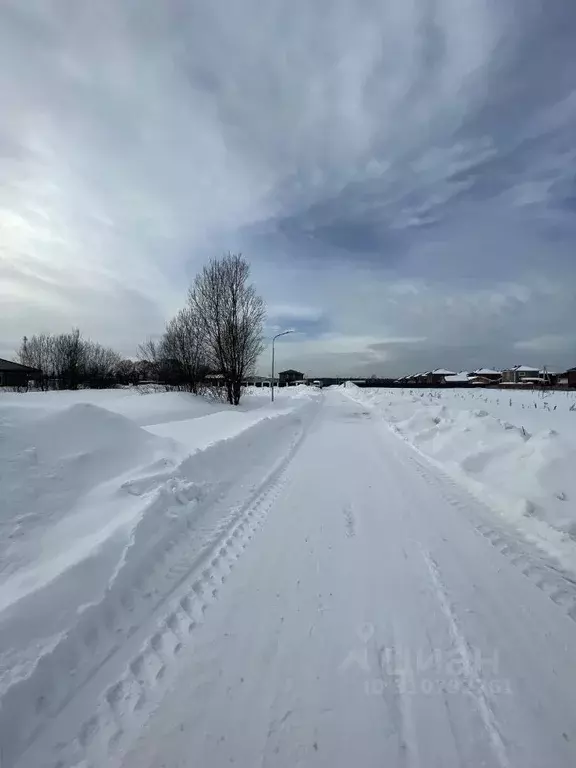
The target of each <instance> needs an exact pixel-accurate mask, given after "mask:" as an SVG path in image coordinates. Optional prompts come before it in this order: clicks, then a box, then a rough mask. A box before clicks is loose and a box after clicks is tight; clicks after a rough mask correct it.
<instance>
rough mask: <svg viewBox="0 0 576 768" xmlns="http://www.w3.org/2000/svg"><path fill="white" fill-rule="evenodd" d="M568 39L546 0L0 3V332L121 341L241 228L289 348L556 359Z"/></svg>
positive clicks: (566, 193) (306, 355)
mask: <svg viewBox="0 0 576 768" xmlns="http://www.w3.org/2000/svg"><path fill="white" fill-rule="evenodd" d="M575 34H576V8H575V7H574V4H573V3H571V2H569V0H548V1H547V2H546V4H545V5H544V4H543V3H541V2H538V1H537V0H510V1H509V2H507V3H500V2H496V1H495V0H406V2H402V3H398V2H393V1H392V0H389V1H388V2H382V0H366V1H365V2H362V3H357V2H352V0H336V2H334V0H332V2H328V0H318V2H315V3H310V2H305V1H304V0H296V1H295V2H293V3H290V4H286V3H281V2H280V0H270V1H269V2H267V3H265V4H263V3H260V2H257V0H242V1H241V2H237V3H233V2H231V1H230V2H226V3H204V2H200V0H191V1H190V0H189V1H188V2H183V0H167V2H163V3H157V2H152V0H138V1H136V0H103V1H102V2H99V3H74V4H71V3H69V2H67V0H55V2H53V3H51V4H49V5H47V4H46V3H44V2H42V0H29V1H28V2H26V3H22V2H19V0H5V2H4V3H3V4H2V6H1V8H0V89H1V91H2V94H3V103H2V125H1V127H0V225H1V226H2V244H1V249H0V301H1V302H2V314H1V316H0V324H1V325H0V339H1V340H3V342H2V344H3V347H2V348H3V349H7V348H8V347H9V346H10V344H12V343H13V342H14V341H15V340H16V339H18V338H19V337H20V336H21V335H22V334H23V333H33V332H35V331H38V330H48V329H54V330H56V329H59V328H61V327H69V326H70V325H72V324H77V325H80V326H81V327H82V328H84V329H85V330H86V333H89V334H90V335H98V336H99V337H100V338H101V340H103V341H108V340H110V341H114V342H117V343H119V344H121V346H122V347H123V351H126V353H129V351H130V350H133V349H134V348H135V345H136V344H137V343H138V341H140V340H141V338H142V337H143V336H144V335H146V334H148V333H154V332H158V331H159V330H160V329H161V327H162V324H163V321H164V319H165V318H166V317H167V316H168V315H169V314H170V313H171V312H173V311H174V309H175V308H176V307H177V306H178V305H179V303H181V301H182V300H183V298H184V293H185V291H184V286H185V284H186V281H187V280H188V279H189V278H190V276H191V275H193V274H194V272H195V270H196V268H197V267H198V265H199V264H200V263H201V262H202V260H204V259H205V258H206V257H207V256H209V255H213V254H214V253H217V252H218V251H220V250H222V249H224V250H227V249H229V248H233V249H235V248H242V249H243V250H244V251H245V252H246V254H247V255H248V256H249V257H250V258H251V259H252V260H253V265H254V276H255V279H256V280H257V282H258V286H259V287H260V289H261V290H262V292H263V293H264V294H265V295H266V297H267V298H268V299H269V301H270V304H271V305H272V311H271V317H270V325H271V326H273V325H275V324H276V325H286V324H294V325H295V326H298V327H299V330H300V332H301V334H300V336H299V337H298V338H295V339H291V340H290V341H289V342H286V345H287V346H286V347H285V348H284V349H285V350H286V351H287V352H289V354H290V364H292V365H294V366H295V367H298V366H305V365H306V366H308V367H311V368H314V371H317V372H318V373H321V372H322V369H323V368H324V369H326V371H327V372H335V371H337V372H340V373H354V372H358V373H359V374H361V373H366V372H370V373H372V372H376V373H385V372H387V371H388V372H391V373H402V372H405V370H404V369H406V371H408V370H410V369H413V368H415V369H419V368H426V367H437V365H447V366H448V367H458V368H460V367H471V366H473V365H477V364H490V365H495V364H505V363H506V362H507V361H509V358H511V357H512V356H514V355H518V354H520V353H525V354H530V352H533V354H534V356H535V357H542V358H544V357H545V356H546V355H548V357H547V358H546V360H544V362H546V361H548V362H549V363H550V364H555V365H558V366H560V367H561V366H562V365H568V364H574V359H573V358H574V355H575V354H576V349H574V347H573V346H572V347H571V344H572V340H571V336H570V334H569V333H568V332H567V331H566V328H569V327H571V323H572V315H573V306H574V298H575V296H574V288H575V286H576V266H575V264H574V262H575V259H574V255H573V243H574V238H575V237H576V222H575V219H574V213H575V206H576V203H575V200H576V192H575V187H574V173H573V168H574V161H575V159H576V139H575V138H574V132H573V125H574V120H575V119H576V90H574V82H576V80H575V75H576V53H575V52H574V50H573V49H574V46H573V40H574V35H575ZM535 50H537V51H538V56H534V51H535ZM119 329H121V330H119ZM424 338H425V339H426V341H425V342H419V341H415V340H418V339H424ZM401 339H404V340H405V341H404V342H399V341H398V340H401ZM395 340H396V341H395ZM519 345H520V346H519ZM539 345H540V346H539ZM263 365H265V363H263ZM373 369H374V370H373Z"/></svg>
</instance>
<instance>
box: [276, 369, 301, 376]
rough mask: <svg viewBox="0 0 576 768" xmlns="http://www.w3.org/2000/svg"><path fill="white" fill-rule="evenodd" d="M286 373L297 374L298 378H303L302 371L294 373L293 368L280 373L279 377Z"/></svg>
mask: <svg viewBox="0 0 576 768" xmlns="http://www.w3.org/2000/svg"><path fill="white" fill-rule="evenodd" d="M286 373H297V374H298V376H303V375H304V374H303V373H302V371H295V370H294V368H288V370H287V371H280V373H279V375H280V376H282V375H284V374H286Z"/></svg>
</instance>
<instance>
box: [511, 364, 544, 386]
mask: <svg viewBox="0 0 576 768" xmlns="http://www.w3.org/2000/svg"><path fill="white" fill-rule="evenodd" d="M540 378H541V377H540V369H539V368H535V367H534V366H530V365H515V366H514V368H508V369H507V370H505V371H502V381H504V382H508V383H510V384H522V383H523V382H525V381H526V380H530V379H533V380H534V379H540Z"/></svg>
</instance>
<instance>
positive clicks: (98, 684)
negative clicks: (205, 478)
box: [17, 390, 576, 768]
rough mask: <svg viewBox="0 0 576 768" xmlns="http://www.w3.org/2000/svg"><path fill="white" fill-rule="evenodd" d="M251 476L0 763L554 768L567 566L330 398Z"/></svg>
mask: <svg viewBox="0 0 576 768" xmlns="http://www.w3.org/2000/svg"><path fill="white" fill-rule="evenodd" d="M251 487H252V489H253V493H252V496H251V501H250V503H249V504H248V505H247V506H246V507H245V508H244V509H243V510H242V511H241V515H240V517H239V518H238V519H239V522H238V523H235V524H234V526H232V527H230V526H228V527H227V528H225V529H223V530H224V534H223V538H222V540H221V543H219V544H217V545H216V549H215V550H213V551H212V552H211V554H209V555H208V556H207V557H208V559H207V560H205V561H204V562H203V563H202V564H201V565H200V566H199V568H198V569H197V570H196V571H194V572H193V573H192V574H191V575H187V576H186V578H185V580H184V581H183V582H182V583H181V584H178V585H177V586H176V587H175V588H174V589H173V591H172V592H171V595H172V601H173V605H172V607H170V609H169V606H168V605H167V603H165V602H164V603H161V604H160V605H159V608H158V610H157V612H156V614H155V615H154V616H153V618H154V622H155V623H156V624H155V626H156V630H155V632H154V634H153V635H150V636H149V637H146V636H144V635H142V637H141V638H139V639H138V643H140V646H141V647H142V648H145V650H142V651H141V652H139V653H137V652H136V651H137V649H138V645H137V644H136V640H135V638H132V639H128V640H125V641H122V642H123V645H121V646H119V647H118V648H117V649H116V651H115V653H114V654H113V655H112V656H111V658H110V659H109V660H108V661H105V662H103V665H102V666H101V668H100V670H99V671H96V672H95V674H94V676H93V677H92V678H91V679H90V680H89V681H88V683H87V685H85V686H83V688H82V690H80V691H79V692H78V693H77V694H76V695H75V696H74V698H73V699H72V700H71V701H70V702H68V704H67V705H66V706H65V707H64V708H63V709H62V710H61V711H60V712H59V713H57V714H56V715H55V717H54V719H53V721H52V723H51V724H50V728H48V729H47V731H46V733H44V734H42V735H41V736H40V737H38V738H37V739H36V741H35V742H34V744H32V745H31V747H30V749H28V750H27V751H26V752H25V753H24V754H23V755H22V756H21V758H20V760H18V761H17V765H18V768H20V766H22V768H32V767H34V768H35V767H36V766H40V765H42V766H44V765H46V766H56V765H58V766H60V767H61V768H71V766H82V768H103V767H104V766H124V768H161V767H163V768H176V766H190V767H195V766H202V768H221V767H223V766H229V765H235V766H239V767H240V768H255V767H256V766H258V768H294V767H295V766H315V767H317V766H323V767H324V766H326V768H328V767H330V768H334V766H343V767H344V766H346V767H347V766H351V765H358V766H362V768H372V767H373V766H374V767H375V766H378V767H379V768H380V767H381V766H390V767H396V766H398V767H399V768H400V767H402V768H415V767H416V766H421V767H422V768H432V766H438V768H452V767H453V766H454V767H456V766H484V767H486V768H492V767H494V768H504V767H507V766H510V768H548V767H553V768H564V766H565V767H566V768H568V767H569V766H570V767H572V766H574V765H575V764H576V621H575V619H576V610H575V609H574V606H575V605H576V583H575V582H573V581H572V580H571V579H570V577H569V576H568V575H566V574H564V573H561V572H560V571H559V570H558V569H557V568H555V567H554V565H553V564H552V563H548V562H545V561H544V560H542V559H541V557H542V556H541V555H539V554H537V553H536V552H535V551H533V550H532V549H531V548H530V546H529V545H528V544H523V543H521V541H520V540H519V538H518V535H517V534H514V533H513V532H512V531H511V530H509V529H506V528H504V527H502V526H504V522H501V523H499V522H498V518H497V517H496V516H495V515H494V513H493V512H492V511H490V510H488V509H487V508H484V507H483V506H482V505H481V504H480V503H479V502H478V501H476V500H474V499H473V498H472V497H471V496H470V495H468V493H467V492H466V491H465V490H463V489H461V488H460V487H459V486H458V485H456V484H455V483H454V481H452V480H451V479H450V478H449V477H448V476H445V475H443V474H442V473H441V472H440V471H439V470H438V469H436V468H434V467H432V465H430V464H429V463H428V462H427V461H426V459H425V458H423V457H422V456H421V455H420V454H418V453H417V452H416V451H414V450H413V449H412V448H411V447H410V446H409V445H408V444H406V443H405V442H404V441H403V440H401V439H400V438H399V437H398V436H397V435H395V434H394V433H393V432H391V431H390V430H389V429H388V428H387V427H386V425H385V424H384V423H383V422H382V421H381V420H379V419H377V418H376V417H375V416H374V415H373V413H372V412H371V411H370V410H368V409H367V408H366V407H365V406H363V405H362V404H360V403H356V402H353V401H352V400H350V399H349V398H348V397H347V396H346V394H345V393H344V392H342V391H338V390H332V391H327V392H326V393H325V394H324V396H323V399H322V401H321V403H320V404H319V406H318V407H315V408H313V409H310V417H309V423H308V427H307V430H306V431H305V433H304V435H303V437H302V438H301V439H300V441H299V443H298V444H297V445H295V447H294V448H293V449H291V451H290V453H289V454H288V455H287V456H286V457H285V459H284V460H283V461H282V462H280V463H279V464H277V466H276V469H275V470H274V471H272V472H271V473H270V474H269V475H268V479H267V480H266V482H264V483H263V484H262V486H261V487H259V488H255V487H254V486H251ZM235 519H236V518H235ZM174 606H176V607H174ZM146 626H148V627H149V626H151V623H150V622H148V624H147V625H146ZM145 631H149V630H147V629H146V627H142V628H141V629H140V630H139V632H140V634H142V633H145ZM135 649H136V650H135ZM114 657H120V661H122V658H124V661H123V662H122V664H121V663H119V661H118V658H117V659H116V662H114V664H112V661H113V660H114ZM111 660H112V661H111ZM113 669H115V670H116V673H115V676H113V675H112V670H113ZM122 669H124V670H125V671H124V672H122V671H121V670H122Z"/></svg>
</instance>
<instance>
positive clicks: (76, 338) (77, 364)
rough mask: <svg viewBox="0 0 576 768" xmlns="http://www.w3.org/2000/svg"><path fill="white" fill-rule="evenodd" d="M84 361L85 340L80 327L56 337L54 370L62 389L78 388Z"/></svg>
mask: <svg viewBox="0 0 576 768" xmlns="http://www.w3.org/2000/svg"><path fill="white" fill-rule="evenodd" d="M83 363H84V342H83V341H82V336H81V334H80V331H79V330H78V328H74V329H73V330H72V332H71V333H61V334H60V335H59V336H56V338H55V339H54V370H55V373H56V377H57V378H58V380H59V382H60V386H61V388H62V389H78V385H79V383H80V379H81V373H82V367H83Z"/></svg>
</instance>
